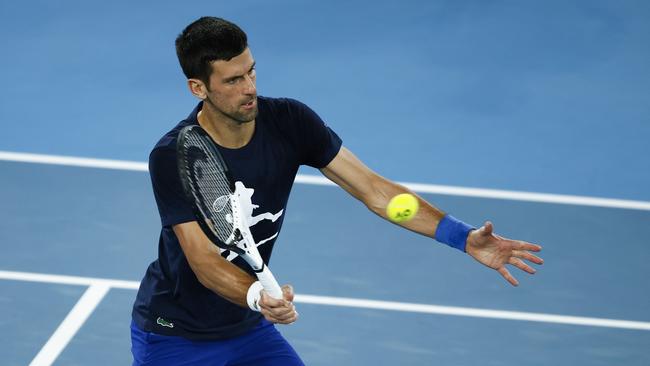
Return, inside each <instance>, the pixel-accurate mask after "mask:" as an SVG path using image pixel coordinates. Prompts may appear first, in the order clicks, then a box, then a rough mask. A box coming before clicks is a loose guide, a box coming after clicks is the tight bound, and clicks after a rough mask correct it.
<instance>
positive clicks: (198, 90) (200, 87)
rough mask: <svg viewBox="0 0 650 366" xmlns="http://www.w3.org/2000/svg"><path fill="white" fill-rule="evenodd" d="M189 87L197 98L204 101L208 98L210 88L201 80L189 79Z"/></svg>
mask: <svg viewBox="0 0 650 366" xmlns="http://www.w3.org/2000/svg"><path fill="white" fill-rule="evenodd" d="M187 86H188V87H189V88H190V92H191V93H192V94H193V95H194V96H195V97H197V98H199V99H201V100H204V99H205V98H207V96H208V88H207V87H206V86H205V83H204V82H203V81H201V80H199V79H188V80H187Z"/></svg>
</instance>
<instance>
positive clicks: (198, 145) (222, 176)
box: [183, 130, 233, 243]
mask: <svg viewBox="0 0 650 366" xmlns="http://www.w3.org/2000/svg"><path fill="white" fill-rule="evenodd" d="M188 132H189V133H187V134H186V135H185V140H184V141H183V149H184V151H185V152H186V156H185V159H186V163H187V165H186V167H187V168H186V169H187V170H188V171H187V172H186V173H187V176H188V177H189V181H190V185H189V186H190V190H191V192H192V195H193V196H194V200H195V202H196V204H197V208H198V209H199V211H201V213H202V214H203V217H204V218H205V222H206V224H207V225H208V227H209V228H210V229H211V231H212V232H213V233H214V235H215V236H216V237H217V239H219V240H220V241H221V242H223V243H227V241H228V239H229V238H230V237H231V234H232V232H233V216H232V205H231V202H230V195H231V194H232V192H231V191H230V180H229V179H228V176H227V175H226V171H225V167H224V166H223V164H222V162H221V159H219V158H218V157H217V155H216V154H218V152H216V151H214V149H216V147H215V146H214V145H213V142H212V141H210V140H209V139H208V138H207V137H205V136H201V135H200V134H199V133H195V132H194V131H193V130H191V131H188Z"/></svg>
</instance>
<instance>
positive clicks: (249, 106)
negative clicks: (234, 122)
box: [242, 98, 256, 109]
mask: <svg viewBox="0 0 650 366" xmlns="http://www.w3.org/2000/svg"><path fill="white" fill-rule="evenodd" d="M255 101H256V99H255V98H254V99H251V100H250V101H248V103H244V104H242V107H244V109H253V107H255Z"/></svg>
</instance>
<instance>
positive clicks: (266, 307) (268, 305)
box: [259, 286, 298, 324]
mask: <svg viewBox="0 0 650 366" xmlns="http://www.w3.org/2000/svg"><path fill="white" fill-rule="evenodd" d="M282 292H283V295H284V299H274V298H272V297H271V296H269V295H268V294H267V293H266V291H262V292H261V297H260V301H259V306H260V312H261V313H262V315H264V317H265V318H266V320H268V321H270V322H272V323H279V324H291V323H293V322H295V321H296V320H298V312H297V311H296V307H295V305H294V304H293V302H292V301H288V300H287V298H291V299H293V296H294V295H293V288H291V286H283V287H282Z"/></svg>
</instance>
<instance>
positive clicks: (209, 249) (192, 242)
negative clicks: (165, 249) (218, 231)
mask: <svg viewBox="0 0 650 366" xmlns="http://www.w3.org/2000/svg"><path fill="white" fill-rule="evenodd" d="M190 225H192V224H182V226H183V227H182V228H179V227H174V232H175V233H176V236H177V237H178V239H179V242H180V243H181V246H182V247H183V251H184V253H185V256H186V258H187V261H188V263H189V265H190V267H191V268H192V271H193V272H194V274H195V275H196V278H197V279H198V280H199V282H200V283H201V284H202V285H203V286H205V287H207V288H208V289H210V290H212V291H214V292H215V293H217V294H218V295H219V296H221V297H223V298H225V299H227V300H228V301H230V302H232V303H235V304H237V305H240V306H243V307H248V305H247V303H246V294H247V292H248V288H249V287H250V286H251V284H252V283H253V282H255V278H253V277H252V276H251V275H249V274H248V273H246V272H245V271H243V270H242V269H241V268H239V267H237V266H236V265H234V264H232V263H231V262H229V261H228V260H226V259H225V258H223V257H222V256H221V255H220V253H219V248H218V247H217V246H215V245H214V244H212V243H211V242H209V241H208V239H207V238H205V237H204V236H203V235H198V233H197V232H196V230H200V229H198V225H197V227H196V228H194V227H193V226H190ZM194 225H196V223H194Z"/></svg>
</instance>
